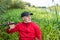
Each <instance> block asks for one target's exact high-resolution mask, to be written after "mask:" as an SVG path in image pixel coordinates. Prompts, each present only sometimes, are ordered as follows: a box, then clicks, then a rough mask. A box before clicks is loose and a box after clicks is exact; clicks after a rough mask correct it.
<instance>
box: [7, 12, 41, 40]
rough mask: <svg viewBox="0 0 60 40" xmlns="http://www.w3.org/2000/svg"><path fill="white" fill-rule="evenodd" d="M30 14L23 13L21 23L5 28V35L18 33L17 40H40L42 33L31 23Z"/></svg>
mask: <svg viewBox="0 0 60 40" xmlns="http://www.w3.org/2000/svg"><path fill="white" fill-rule="evenodd" d="M31 15H32V14H31V13H29V12H26V11H25V12H23V13H22V14H21V17H22V19H23V22H20V23H18V24H16V25H14V24H11V25H9V28H7V30H6V31H7V33H8V34H12V33H14V32H18V33H19V40H42V33H41V30H40V29H39V26H38V25H37V24H36V23H34V22H32V21H31Z"/></svg>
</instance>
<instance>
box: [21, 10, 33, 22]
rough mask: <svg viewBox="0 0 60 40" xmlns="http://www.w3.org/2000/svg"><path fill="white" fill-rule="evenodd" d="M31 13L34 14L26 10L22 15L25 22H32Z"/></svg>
mask: <svg viewBox="0 0 60 40" xmlns="http://www.w3.org/2000/svg"><path fill="white" fill-rule="evenodd" d="M31 15H33V14H32V13H29V12H26V11H25V12H23V13H22V14H21V17H22V19H23V21H24V22H25V23H29V22H31Z"/></svg>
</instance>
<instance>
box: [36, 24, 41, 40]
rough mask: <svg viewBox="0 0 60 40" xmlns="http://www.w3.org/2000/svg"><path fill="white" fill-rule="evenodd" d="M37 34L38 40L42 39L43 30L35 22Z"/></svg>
mask: <svg viewBox="0 0 60 40" xmlns="http://www.w3.org/2000/svg"><path fill="white" fill-rule="evenodd" d="M35 35H36V37H37V39H38V40H42V32H41V30H40V28H39V26H38V25H37V24H35Z"/></svg>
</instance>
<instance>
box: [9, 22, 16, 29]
mask: <svg viewBox="0 0 60 40" xmlns="http://www.w3.org/2000/svg"><path fill="white" fill-rule="evenodd" d="M13 23H14V22H10V24H9V27H10V29H9V30H11V29H14V28H15V24H13Z"/></svg>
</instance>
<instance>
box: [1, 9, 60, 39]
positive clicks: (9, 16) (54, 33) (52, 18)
mask: <svg viewBox="0 0 60 40" xmlns="http://www.w3.org/2000/svg"><path fill="white" fill-rule="evenodd" d="M23 11H29V12H32V13H33V14H34V15H33V16H31V17H32V21H34V22H36V23H37V24H38V25H39V26H40V29H41V31H42V34H43V37H42V39H43V40H59V38H60V30H59V29H60V25H59V24H60V16H58V22H57V19H56V15H55V14H53V13H49V12H47V11H44V10H42V9H38V8H27V9H10V10H8V11H7V12H6V13H5V14H3V15H1V16H0V18H1V21H0V23H5V22H7V21H14V22H21V21H22V19H21V17H20V14H21V13H22V12H23ZM6 28H7V27H6V26H4V27H3V26H2V27H0V30H1V32H0V39H1V40H18V36H17V35H18V34H17V33H13V34H10V35H9V34H7V33H6V32H5V31H4V30H5V29H6Z"/></svg>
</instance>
